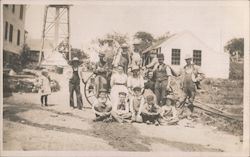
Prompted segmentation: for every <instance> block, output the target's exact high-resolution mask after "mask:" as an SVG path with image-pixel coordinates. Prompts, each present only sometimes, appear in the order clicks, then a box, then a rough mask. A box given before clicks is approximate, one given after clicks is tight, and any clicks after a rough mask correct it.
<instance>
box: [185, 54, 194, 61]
mask: <svg viewBox="0 0 250 157" xmlns="http://www.w3.org/2000/svg"><path fill="white" fill-rule="evenodd" d="M192 58H193V56H192V55H191V54H186V55H185V58H184V59H185V60H186V59H192Z"/></svg>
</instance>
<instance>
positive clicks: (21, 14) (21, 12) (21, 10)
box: [19, 5, 23, 20]
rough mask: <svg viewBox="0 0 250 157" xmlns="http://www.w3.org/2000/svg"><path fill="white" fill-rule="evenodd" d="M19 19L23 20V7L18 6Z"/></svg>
mask: <svg viewBox="0 0 250 157" xmlns="http://www.w3.org/2000/svg"><path fill="white" fill-rule="evenodd" d="M19 18H20V19H21V20H22V19H23V5H21V6H20V16H19Z"/></svg>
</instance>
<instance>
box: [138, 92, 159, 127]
mask: <svg viewBox="0 0 250 157" xmlns="http://www.w3.org/2000/svg"><path fill="white" fill-rule="evenodd" d="M160 113H161V108H160V107H159V106H158V105H157V102H156V100H155V99H154V97H153V96H152V95H149V96H147V97H146V102H145V104H144V106H143V110H142V113H141V116H142V120H143V122H146V123H147V124H150V123H154V124H155V125H159V124H160V123H159V119H160Z"/></svg>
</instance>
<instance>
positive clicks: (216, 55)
mask: <svg viewBox="0 0 250 157" xmlns="http://www.w3.org/2000/svg"><path fill="white" fill-rule="evenodd" d="M151 50H156V52H157V53H163V54H164V56H165V63H166V64H168V65H170V66H171V67H172V68H173V69H174V70H176V71H179V70H180V69H181V68H183V67H184V66H185V64H186V62H185V59H184V58H185V56H186V54H192V56H193V62H194V64H196V65H198V66H200V67H201V70H202V71H203V72H204V73H205V75H206V77H211V78H224V79H227V78H229V62H230V58H229V54H227V53H222V52H215V51H214V50H212V49H211V48H209V47H208V46H207V45H206V44H205V43H204V42H202V41H201V40H200V39H199V38H197V37H196V36H195V35H193V34H192V33H191V32H189V31H185V32H182V33H178V34H175V35H173V36H170V37H169V38H167V39H164V40H161V41H159V42H157V43H155V44H153V45H152V46H150V47H149V48H147V49H146V50H145V51H143V56H144V57H145V56H148V55H146V54H148V53H150V52H151Z"/></svg>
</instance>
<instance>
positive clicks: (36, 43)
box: [27, 39, 53, 51]
mask: <svg viewBox="0 0 250 157" xmlns="http://www.w3.org/2000/svg"><path fill="white" fill-rule="evenodd" d="M27 44H28V46H29V47H30V50H31V51H40V49H41V39H28V40H27ZM44 49H51V50H52V49H53V44H52V42H51V41H50V40H47V39H45V40H44Z"/></svg>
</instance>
